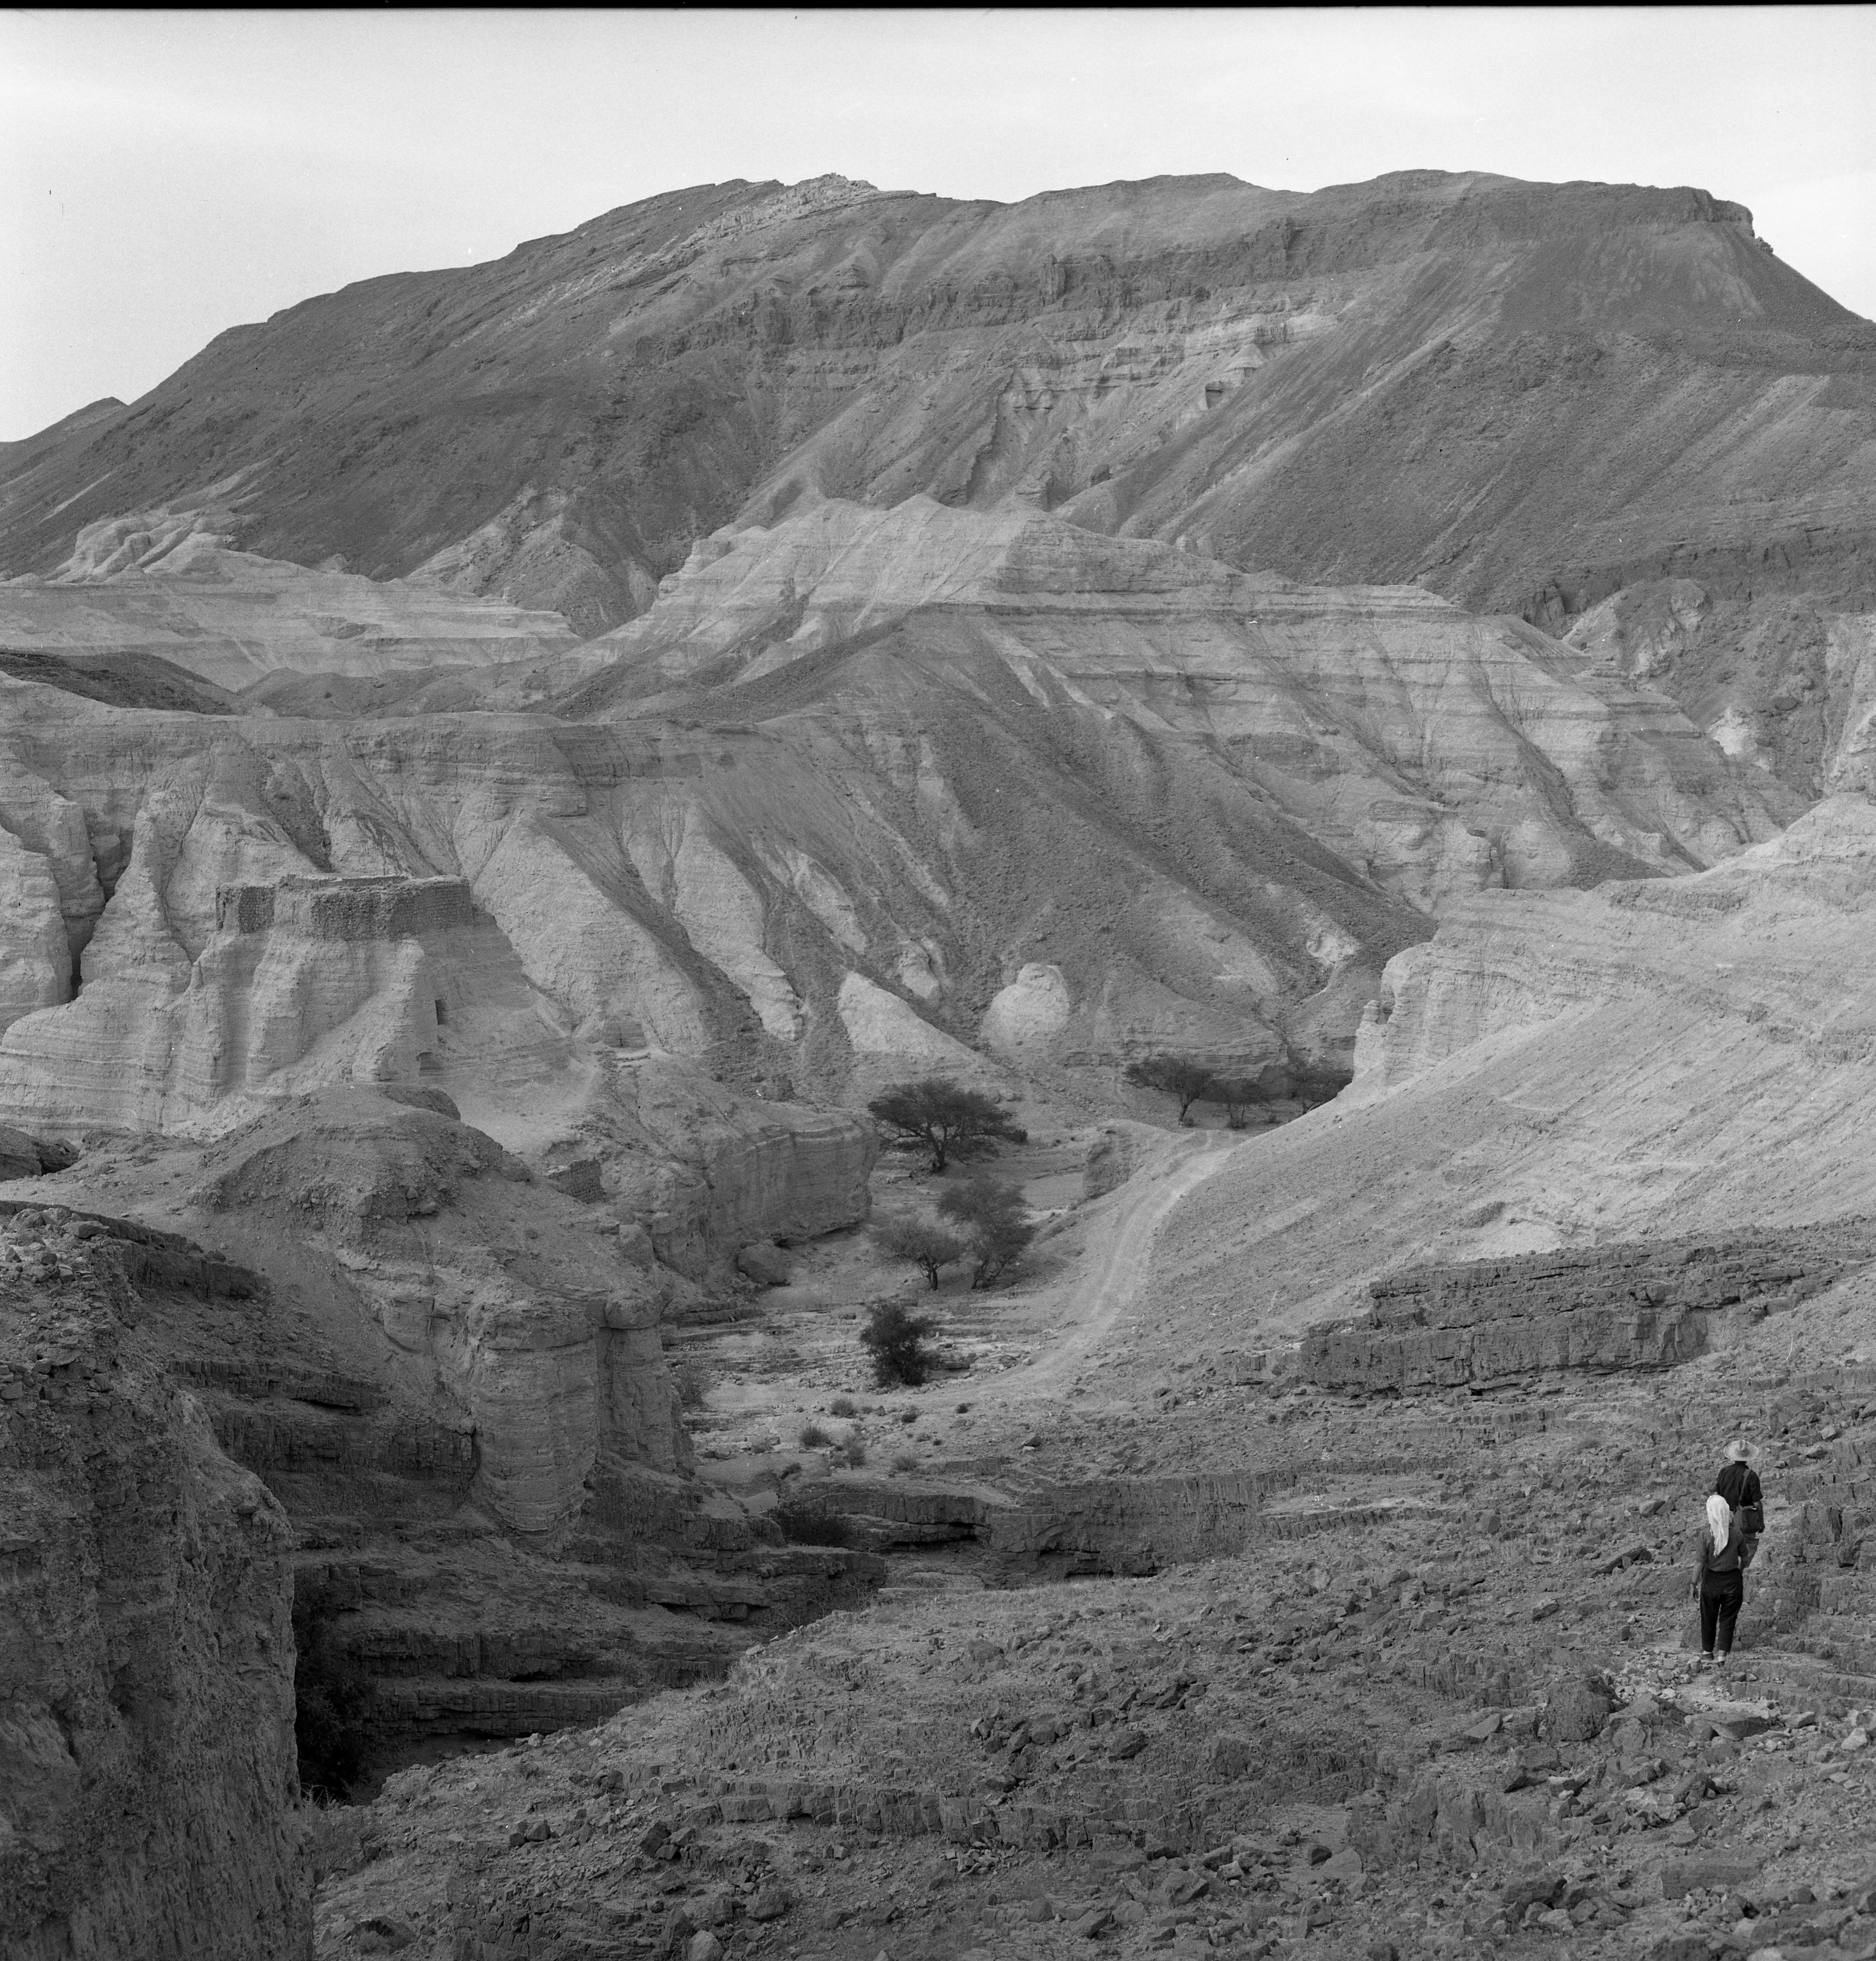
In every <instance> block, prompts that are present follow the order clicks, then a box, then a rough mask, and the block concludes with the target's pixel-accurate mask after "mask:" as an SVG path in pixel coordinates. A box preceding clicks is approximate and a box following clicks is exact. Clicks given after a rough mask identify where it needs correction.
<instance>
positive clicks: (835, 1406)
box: [827, 1396, 859, 1416]
mask: <svg viewBox="0 0 1876 1961" xmlns="http://www.w3.org/2000/svg"><path fill="white" fill-rule="evenodd" d="M827 1407H828V1408H829V1409H830V1411H832V1412H833V1414H835V1415H836V1416H857V1415H858V1414H859V1411H858V1405H856V1404H855V1401H854V1400H853V1398H852V1397H851V1396H836V1397H835V1398H834V1399H833V1401H832V1402H830V1404H829V1405H827Z"/></svg>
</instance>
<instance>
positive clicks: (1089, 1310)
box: [983, 1130, 1248, 1402]
mask: <svg viewBox="0 0 1876 1961" xmlns="http://www.w3.org/2000/svg"><path fill="white" fill-rule="evenodd" d="M1247 1141H1248V1140H1247V1139H1245V1138H1243V1137H1235V1136H1233V1135H1232V1134H1230V1133H1229V1132H1226V1131H1221V1130H1193V1131H1187V1132H1186V1133H1185V1134H1183V1136H1181V1137H1179V1138H1178V1139H1177V1140H1175V1141H1174V1143H1173V1144H1172V1145H1171V1147H1170V1148H1169V1149H1167V1152H1166V1153H1165V1154H1164V1156H1162V1157H1161V1158H1160V1159H1158V1161H1157V1162H1155V1163H1154V1164H1152V1165H1150V1166H1148V1168H1146V1169H1144V1170H1142V1171H1139V1172H1135V1174H1134V1175H1133V1176H1132V1178H1129V1180H1128V1181H1127V1182H1126V1184H1125V1185H1122V1186H1120V1188H1118V1190H1116V1192H1115V1193H1114V1194H1113V1198H1114V1200H1115V1201H1116V1202H1115V1204H1113V1207H1111V1209H1110V1210H1109V1211H1108V1212H1107V1215H1106V1216H1105V1217H1104V1218H1102V1219H1100V1220H1099V1221H1097V1222H1094V1223H1092V1225H1091V1230H1090V1231H1089V1233H1088V1239H1087V1240H1086V1242H1085V1244H1084V1246H1083V1248H1082V1253H1081V1258H1080V1260H1079V1261H1078V1262H1077V1263H1076V1264H1075V1267H1074V1270H1073V1271H1072V1272H1071V1273H1070V1274H1069V1276H1068V1277H1066V1278H1065V1280H1062V1281H1061V1282H1059V1283H1058V1286H1057V1287H1056V1290H1055V1291H1056V1295H1057V1300H1058V1303H1059V1306H1060V1308H1061V1310H1062V1322H1061V1323H1060V1332H1059V1334H1058V1335H1057V1336H1056V1338H1055V1339H1054V1340H1053V1341H1051V1342H1050V1344H1049V1346H1048V1347H1046V1349H1045V1350H1043V1352H1042V1353H1041V1354H1038V1355H1037V1357H1036V1358H1035V1359H1034V1360H1033V1361H1031V1362H1030V1363H1027V1364H1026V1365H1025V1366H1024V1367H1022V1368H1021V1369H1014V1370H1011V1371H1010V1373H1008V1375H1007V1376H1003V1377H1002V1378H1001V1379H999V1380H997V1381H996V1382H995V1383H994V1384H992V1385H988V1387H987V1390H986V1394H985V1395H984V1398H983V1400H984V1401H986V1402H989V1401H1028V1400H1030V1399H1031V1398H1035V1397H1038V1396H1044V1395H1049V1394H1052V1393H1053V1392H1056V1391H1057V1390H1059V1389H1062V1388H1063V1387H1065V1385H1066V1384H1067V1383H1068V1382H1069V1381H1070V1380H1071V1379H1072V1378H1073V1377H1074V1376H1075V1374H1076V1373H1078V1371H1079V1370H1081V1368H1082V1367H1083V1366H1084V1365H1085V1363H1086V1362H1087V1360H1088V1357H1089V1355H1090V1354H1092V1352H1093V1351H1094V1349H1095V1348H1097V1347H1098V1346H1099V1345H1100V1343H1101V1342H1102V1341H1104V1340H1105V1339H1106V1338H1107V1336H1108V1335H1109V1334H1111V1333H1112V1332H1113V1328H1114V1326H1115V1324H1116V1322H1118V1321H1119V1320H1120V1317H1121V1315H1123V1313H1125V1312H1126V1310H1127V1309H1128V1308H1129V1307H1130V1306H1132V1303H1133V1302H1134V1300H1135V1297H1136V1296H1138V1295H1139V1291H1140V1289H1141V1287H1142V1285H1143V1284H1144V1283H1145V1280H1146V1277H1147V1274H1148V1266H1149V1264H1150V1261H1151V1255H1152V1251H1153V1242H1154V1241H1155V1239H1157V1238H1158V1235H1159V1229H1160V1227H1161V1226H1162V1225H1163V1224H1164V1223H1165V1221H1166V1220H1167V1216H1169V1215H1170V1213H1171V1212H1172V1210H1173V1208H1174V1207H1175V1206H1177V1204H1179V1203H1180V1201H1181V1200H1182V1199H1183V1198H1185V1197H1186V1196H1187V1195H1188V1194H1190V1192H1192V1191H1193V1190H1195V1189H1196V1188H1197V1187H1198V1186H1199V1185H1202V1184H1203V1183H1204V1182H1205V1181H1206V1179H1207V1178H1210V1177H1212V1175H1214V1174H1215V1172H1218V1171H1219V1170H1220V1169H1221V1168H1222V1167H1223V1166H1224V1165H1225V1163H1226V1162H1227V1161H1228V1159H1229V1158H1230V1156H1231V1153H1232V1151H1233V1150H1234V1149H1236V1148H1237V1146H1239V1145H1240V1144H1242V1143H1246V1142H1247Z"/></svg>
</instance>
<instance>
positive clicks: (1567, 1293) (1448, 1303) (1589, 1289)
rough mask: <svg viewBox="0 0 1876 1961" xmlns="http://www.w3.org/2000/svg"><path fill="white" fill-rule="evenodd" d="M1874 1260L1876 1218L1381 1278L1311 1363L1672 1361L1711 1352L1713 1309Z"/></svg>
mask: <svg viewBox="0 0 1876 1961" xmlns="http://www.w3.org/2000/svg"><path fill="white" fill-rule="evenodd" d="M1871 1261H1876V1231H1872V1230H1871V1229H1868V1228H1865V1229H1862V1230H1861V1231H1858V1230H1856V1229H1848V1230H1845V1229H1839V1230H1837V1231H1836V1232H1830V1231H1828V1230H1822V1229H1820V1230H1817V1231H1814V1232H1808V1233H1787V1234H1777V1235H1771V1236H1766V1237H1764V1238H1762V1239H1737V1240H1723V1241H1720V1242H1717V1243H1702V1242H1699V1241H1694V1240H1683V1241H1678V1242H1677V1241H1674V1240H1671V1239H1664V1240H1655V1241H1649V1242H1645V1243H1643V1244H1642V1245H1614V1246H1604V1247H1597V1248H1588V1249H1578V1250H1571V1251H1567V1252H1555V1253H1534V1254H1527V1255H1524V1256H1522V1257H1521V1258H1514V1259H1508V1260H1499V1261H1476V1262H1474V1263H1472V1264H1466V1265H1460V1266H1444V1267H1411V1268H1409V1269H1408V1270H1407V1271H1405V1272H1403V1273H1398V1274H1389V1275H1387V1277H1384V1278H1383V1279H1381V1280H1374V1281H1372V1282H1371V1283H1370V1284H1369V1287H1368V1293H1369V1296H1370V1297H1371V1300H1372V1303H1373V1305H1372V1306H1371V1308H1370V1309H1369V1311H1368V1317H1367V1319H1366V1320H1365V1322H1360V1323H1356V1324H1352V1325H1347V1326H1343V1327H1334V1328H1317V1329H1314V1330H1313V1331H1311V1333H1310V1334H1308V1335H1307V1337H1306V1338H1305V1339H1304V1343H1303V1347H1302V1353H1301V1357H1300V1358H1299V1366H1300V1368H1301V1371H1302V1373H1304V1375H1306V1376H1308V1377H1309V1379H1311V1381H1313V1382H1321V1383H1323V1384H1325V1385H1327V1386H1329V1387H1331V1388H1335V1389H1355V1390H1365V1391H1370V1392H1372V1391H1375V1390H1394V1391H1406V1390H1413V1389H1422V1390H1423V1389H1453V1388H1457V1387H1459V1386H1460V1385H1465V1386H1467V1387H1471V1388H1475V1389H1483V1388H1486V1387H1489V1386H1490V1385H1493V1384H1496V1383H1502V1382H1508V1381H1511V1380H1514V1379H1517V1378H1518V1377H1521V1376H1529V1375H1532V1374H1535V1373H1540V1372H1543V1371H1547V1370H1558V1369H1605V1370H1634V1369H1664V1368H1668V1367H1671V1366H1673V1365H1674V1363H1678V1362H1686V1361H1690V1360H1692V1359H1693V1357H1695V1356H1696V1355H1701V1354H1705V1353H1706V1351H1707V1350H1708V1348H1709V1345H1710V1344H1711V1343H1712V1339H1713V1328H1712V1318H1713V1317H1715V1316H1716V1315H1717V1316H1725V1317H1727V1318H1730V1319H1731V1320H1733V1321H1734V1322H1737V1321H1738V1319H1739V1318H1741V1316H1744V1317H1745V1318H1747V1319H1757V1318H1762V1317H1763V1315H1766V1314H1767V1313H1769V1312H1772V1311H1773V1310H1774V1309H1778V1308H1781V1307H1789V1306H1795V1304H1796V1303H1798V1301H1799V1300H1801V1299H1804V1298H1806V1297H1807V1296H1809V1295H1811V1294H1814V1293H1820V1292H1822V1291H1823V1289H1824V1288H1826V1287H1829V1286H1830V1285H1831V1284H1832V1283H1833V1282H1835V1281H1836V1280H1839V1279H1840V1278H1841V1277H1843V1275H1844V1274H1846V1273H1849V1272H1851V1271H1855V1269H1856V1268H1858V1267H1862V1266H1865V1265H1867V1264H1869V1263H1870V1262H1871Z"/></svg>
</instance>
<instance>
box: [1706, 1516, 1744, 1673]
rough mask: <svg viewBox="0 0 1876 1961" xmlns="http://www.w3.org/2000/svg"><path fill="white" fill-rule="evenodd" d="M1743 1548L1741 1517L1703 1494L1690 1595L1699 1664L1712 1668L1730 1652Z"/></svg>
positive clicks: (1740, 1586)
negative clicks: (1696, 1610)
mask: <svg viewBox="0 0 1876 1961" xmlns="http://www.w3.org/2000/svg"><path fill="white" fill-rule="evenodd" d="M1751 1558H1752V1554H1751V1552H1750V1550H1749V1549H1748V1548H1747V1540H1746V1533H1745V1529H1744V1523H1743V1515H1742V1514H1741V1513H1738V1512H1736V1511H1734V1509H1733V1508H1732V1507H1731V1505H1729V1504H1728V1503H1727V1502H1726V1500H1725V1497H1723V1496H1722V1494H1720V1493H1719V1492H1718V1491H1713V1492H1709V1494H1708V1496H1707V1501H1706V1517H1705V1518H1704V1519H1702V1521H1701V1525H1700V1536H1699V1543H1698V1544H1697V1545H1696V1548H1695V1550H1694V1567H1693V1593H1694V1598H1695V1599H1696V1600H1697V1601H1698V1602H1699V1606H1700V1659H1701V1660H1702V1662H1703V1663H1712V1665H1713V1666H1715V1667H1716V1668H1717V1667H1719V1666H1722V1665H1723V1664H1724V1663H1725V1660H1726V1657H1727V1656H1728V1655H1729V1654H1731V1653H1732V1651H1733V1627H1734V1622H1735V1621H1737V1620H1738V1618H1739V1610H1740V1609H1741V1607H1742V1606H1743V1605H1744V1604H1745V1599H1746V1567H1747V1564H1749V1563H1750V1561H1751Z"/></svg>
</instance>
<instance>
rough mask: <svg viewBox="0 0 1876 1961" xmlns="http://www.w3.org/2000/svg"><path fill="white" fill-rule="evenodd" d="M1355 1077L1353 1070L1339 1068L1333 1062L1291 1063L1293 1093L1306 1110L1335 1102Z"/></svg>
mask: <svg viewBox="0 0 1876 1961" xmlns="http://www.w3.org/2000/svg"><path fill="white" fill-rule="evenodd" d="M1354 1079H1355V1076H1354V1072H1353V1071H1352V1070H1346V1069H1338V1068H1337V1067H1336V1066H1335V1064H1334V1063H1326V1062H1295V1061H1292V1063H1291V1064H1290V1083H1291V1094H1292V1095H1294V1096H1295V1098H1296V1100H1297V1102H1299V1103H1300V1104H1301V1105H1302V1106H1303V1108H1304V1109H1305V1110H1313V1109H1314V1108H1316V1106H1317V1105H1318V1104H1319V1103H1330V1102H1333V1101H1334V1100H1335V1098H1336V1097H1338V1096H1339V1095H1341V1093H1342V1092H1343V1090H1345V1089H1347V1088H1348V1086H1349V1084H1350V1083H1352V1082H1353V1081H1354Z"/></svg>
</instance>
